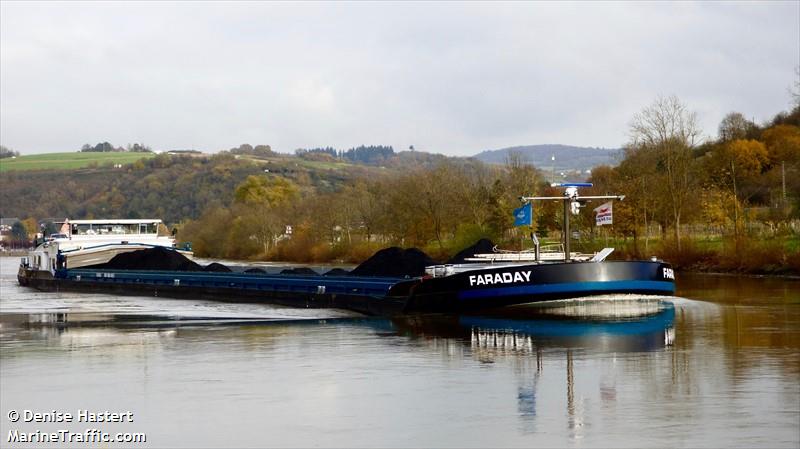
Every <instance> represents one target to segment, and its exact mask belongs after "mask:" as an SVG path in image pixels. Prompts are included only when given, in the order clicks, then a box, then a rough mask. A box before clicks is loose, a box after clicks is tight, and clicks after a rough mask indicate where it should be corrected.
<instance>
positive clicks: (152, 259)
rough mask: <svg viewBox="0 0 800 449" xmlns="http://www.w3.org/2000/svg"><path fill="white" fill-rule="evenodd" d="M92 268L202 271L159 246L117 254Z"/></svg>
mask: <svg viewBox="0 0 800 449" xmlns="http://www.w3.org/2000/svg"><path fill="white" fill-rule="evenodd" d="M92 268H101V269H110V270H153V271H156V270H157V271H202V270H203V267H201V266H200V265H198V264H196V263H194V262H193V261H191V260H190V259H189V258H187V257H186V256H184V255H183V254H181V253H179V252H177V251H175V250H171V249H167V248H164V247H161V246H156V247H154V248H148V249H140V250H138V251H131V252H129V253H122V254H117V255H116V256H114V257H113V258H112V259H111V260H109V261H108V262H106V263H104V264H100V265H94V266H93V267H92Z"/></svg>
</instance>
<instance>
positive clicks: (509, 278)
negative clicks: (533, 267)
mask: <svg viewBox="0 0 800 449" xmlns="http://www.w3.org/2000/svg"><path fill="white" fill-rule="evenodd" d="M530 280H531V272H530V271H515V272H513V273H509V272H505V273H486V274H473V275H471V276H470V277H469V285H470V287H472V286H475V285H494V284H515V283H517V282H530Z"/></svg>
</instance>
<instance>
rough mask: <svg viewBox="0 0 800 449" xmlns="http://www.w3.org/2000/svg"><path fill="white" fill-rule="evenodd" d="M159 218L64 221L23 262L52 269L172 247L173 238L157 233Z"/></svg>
mask: <svg viewBox="0 0 800 449" xmlns="http://www.w3.org/2000/svg"><path fill="white" fill-rule="evenodd" d="M161 223H162V222H161V220H158V219H115V220H66V221H64V222H61V223H58V224H60V225H61V231H60V232H59V233H57V234H52V235H51V236H49V237H48V238H46V239H44V241H43V242H41V243H40V244H39V245H37V246H36V249H34V250H33V251H31V252H30V253H29V255H28V257H27V258H23V260H22V264H23V265H25V266H28V267H30V268H31V269H33V270H42V271H50V272H51V273H52V272H55V270H56V269H57V268H79V267H84V266H88V265H97V264H102V263H106V262H108V261H109V260H111V259H112V258H113V257H114V256H116V255H117V254H121V253H126V252H130V251H136V250H139V249H145V248H152V247H153V246H164V247H168V248H174V247H175V239H173V238H172V237H170V236H159V235H158V228H159V225H161Z"/></svg>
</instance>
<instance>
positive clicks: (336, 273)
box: [323, 268, 350, 276]
mask: <svg viewBox="0 0 800 449" xmlns="http://www.w3.org/2000/svg"><path fill="white" fill-rule="evenodd" d="M348 275H350V272H349V271H347V270H345V269H344V268H334V269H332V270H331V271H328V272H327V273H325V274H323V276H348Z"/></svg>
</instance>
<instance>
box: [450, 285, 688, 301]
mask: <svg viewBox="0 0 800 449" xmlns="http://www.w3.org/2000/svg"><path fill="white" fill-rule="evenodd" d="M643 291H658V292H662V293H666V294H670V295H671V294H673V293H675V284H674V283H672V282H668V281H594V282H566V283H562V284H537V285H518V286H514V287H499V288H484V289H480V290H467V291H463V292H460V293H459V294H458V299H474V298H487V297H488V298H491V297H498V296H527V295H531V296H533V295H546V294H553V293H576V294H581V293H586V292H593V293H598V292H599V293H602V292H631V293H637V292H643Z"/></svg>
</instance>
